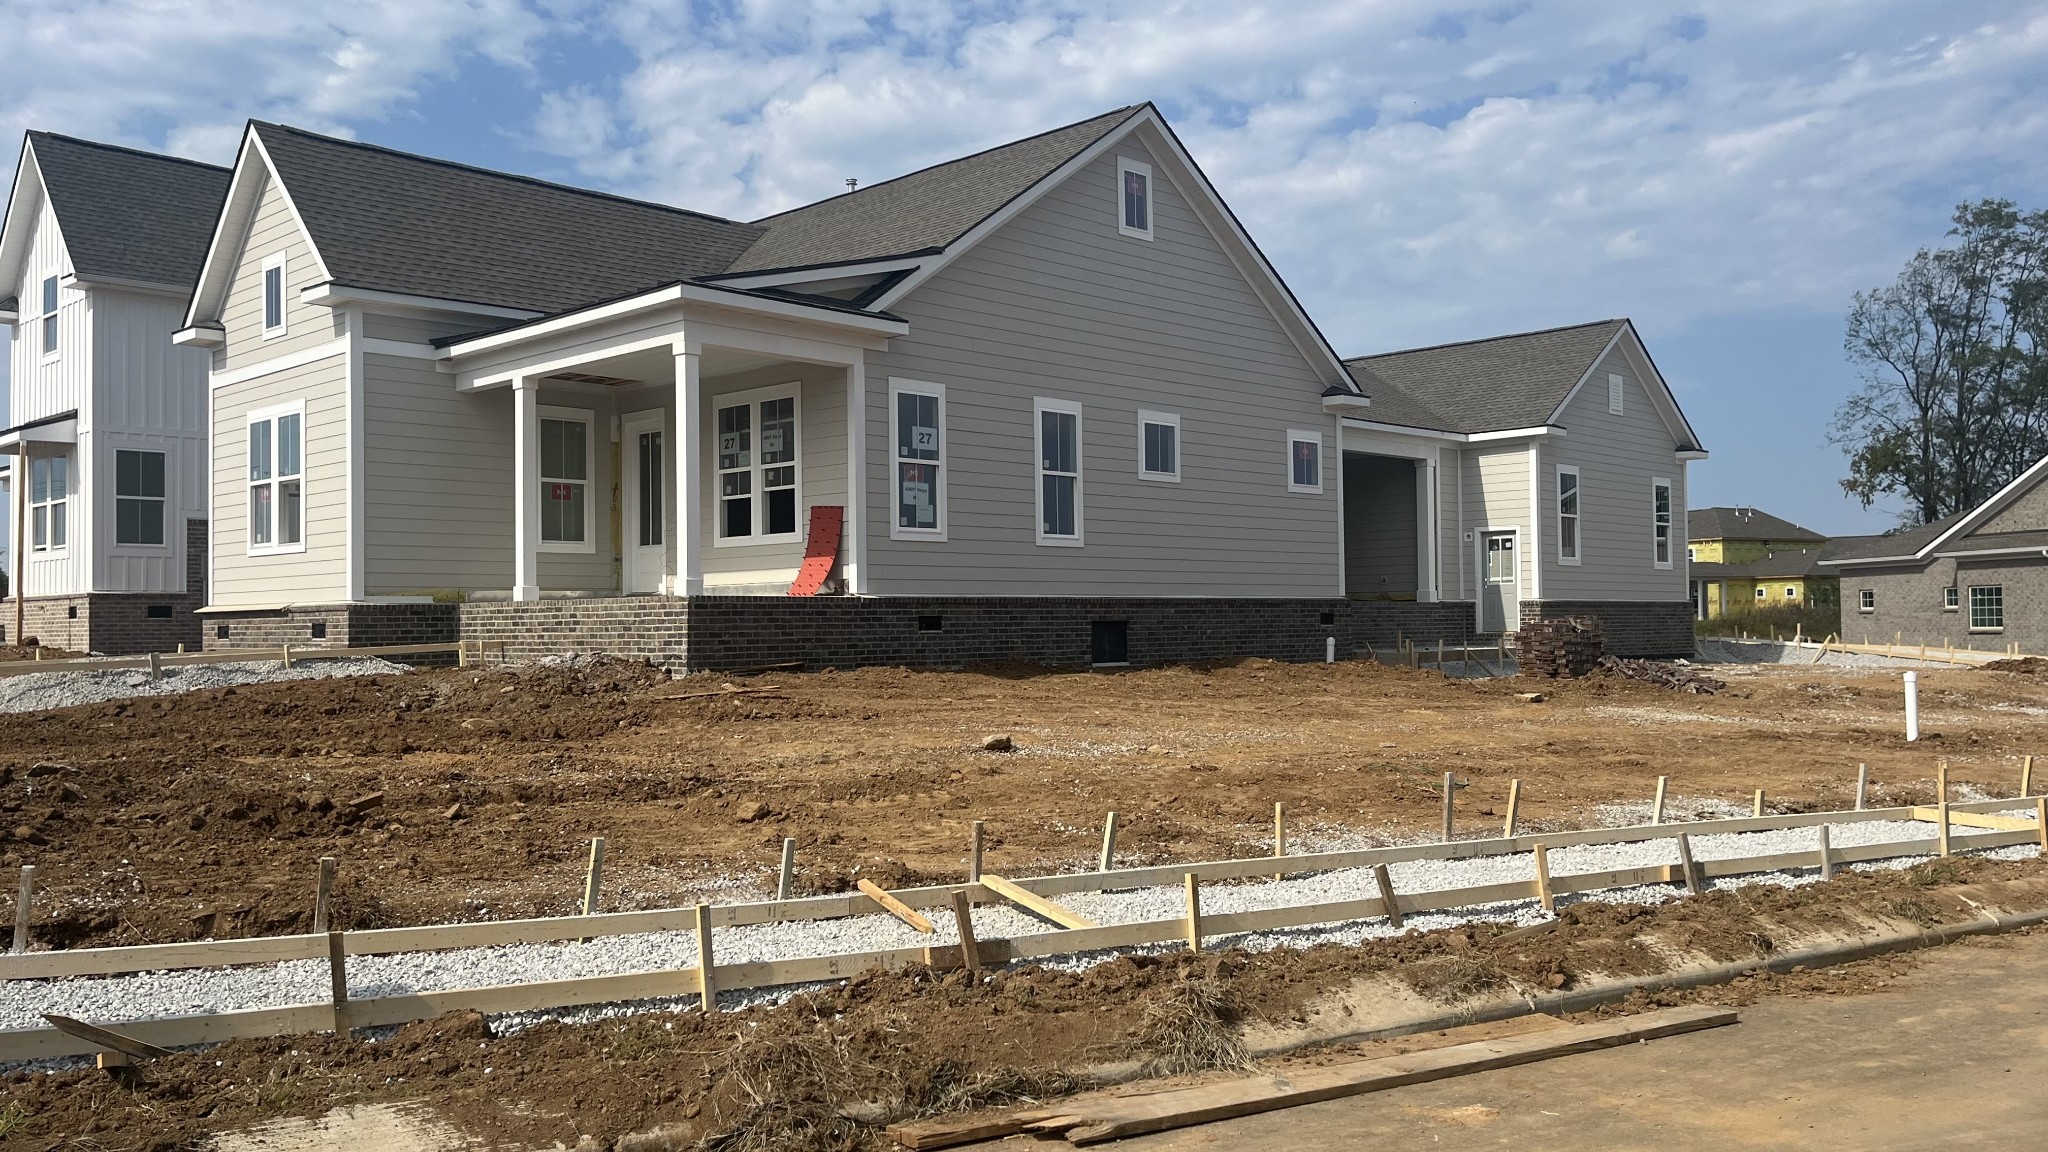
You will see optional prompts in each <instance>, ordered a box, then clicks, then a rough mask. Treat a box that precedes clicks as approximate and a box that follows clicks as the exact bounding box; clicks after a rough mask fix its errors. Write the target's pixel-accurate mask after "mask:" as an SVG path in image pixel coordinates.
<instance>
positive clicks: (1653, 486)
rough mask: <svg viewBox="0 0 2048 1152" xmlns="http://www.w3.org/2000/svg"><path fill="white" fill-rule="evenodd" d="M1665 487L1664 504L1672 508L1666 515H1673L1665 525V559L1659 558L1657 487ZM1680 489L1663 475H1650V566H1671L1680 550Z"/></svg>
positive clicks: (1662, 567) (1660, 568)
mask: <svg viewBox="0 0 2048 1152" xmlns="http://www.w3.org/2000/svg"><path fill="white" fill-rule="evenodd" d="M1659 488H1662V489H1664V504H1665V506H1666V507H1668V508H1670V509H1671V510H1670V511H1669V512H1667V513H1665V515H1667V516H1669V517H1671V521H1670V523H1668V524H1666V525H1664V529H1665V532H1664V559H1662V560H1659V559H1657V489H1659ZM1677 532H1678V489H1676V488H1673V487H1672V486H1671V481H1670V480H1669V479H1666V478H1665V477H1663V476H1652V477H1650V566H1651V567H1653V568H1656V569H1658V570H1660V571H1661V570H1663V569H1668V568H1670V567H1671V558H1672V556H1673V555H1675V554H1676V553H1677V551H1678V542H1677Z"/></svg>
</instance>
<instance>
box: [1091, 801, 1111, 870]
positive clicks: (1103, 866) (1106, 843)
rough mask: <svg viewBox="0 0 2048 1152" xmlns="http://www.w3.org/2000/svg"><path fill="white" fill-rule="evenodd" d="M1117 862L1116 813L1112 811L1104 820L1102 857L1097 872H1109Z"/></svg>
mask: <svg viewBox="0 0 2048 1152" xmlns="http://www.w3.org/2000/svg"><path fill="white" fill-rule="evenodd" d="M1115 861H1116V812H1115V811H1114V810H1112V811H1111V812H1110V814H1109V815H1108V816H1105V817H1103V820H1102V857H1101V859H1100V860H1099V861H1098V865H1097V867H1096V869H1095V870H1096V871H1097V872H1107V871H1109V870H1110V867H1111V866H1112V865H1113V864H1114V863H1115Z"/></svg>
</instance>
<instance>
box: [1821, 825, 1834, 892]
mask: <svg viewBox="0 0 2048 1152" xmlns="http://www.w3.org/2000/svg"><path fill="white" fill-rule="evenodd" d="M1820 878H1821V879H1823V880H1833V879H1834V878H1835V855H1834V853H1832V852H1830V851H1828V826H1827V825H1825V824H1823V825H1821V826H1820Z"/></svg>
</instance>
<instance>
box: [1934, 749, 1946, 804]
mask: <svg viewBox="0 0 2048 1152" xmlns="http://www.w3.org/2000/svg"><path fill="white" fill-rule="evenodd" d="M1934 802H1935V803H1936V804H1946V803H1948V761H1946V760H1943V761H1940V762H1939V763H1937V764H1936V765H1935V766H1934Z"/></svg>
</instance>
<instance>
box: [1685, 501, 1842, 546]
mask: <svg viewBox="0 0 2048 1152" xmlns="http://www.w3.org/2000/svg"><path fill="white" fill-rule="evenodd" d="M1685 535H1686V538H1687V539H1688V540H1785V541H1790V542H1795V543H1796V542H1806V543H1812V544H1822V543H1826V542H1827V537H1825V536H1823V535H1821V534H1820V533H1818V532H1815V531H1813V530H1811V529H1808V528H1801V527H1800V526H1799V525H1797V524H1794V523H1792V522H1791V521H1790V520H1781V519H1779V518H1778V517H1776V516H1773V515H1771V514H1770V513H1769V512H1763V511H1760V510H1758V509H1755V508H1692V509H1688V510H1687V511H1686V513H1685Z"/></svg>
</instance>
